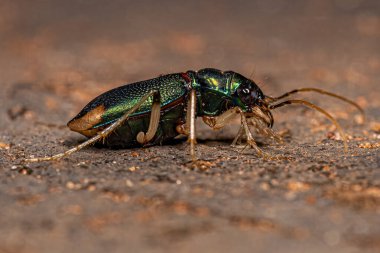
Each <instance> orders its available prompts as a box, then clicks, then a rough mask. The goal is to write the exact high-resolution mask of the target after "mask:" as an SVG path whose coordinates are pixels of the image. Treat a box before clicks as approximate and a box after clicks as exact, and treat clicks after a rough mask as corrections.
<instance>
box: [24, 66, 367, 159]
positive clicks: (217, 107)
mask: <svg viewBox="0 0 380 253" xmlns="http://www.w3.org/2000/svg"><path fill="white" fill-rule="evenodd" d="M298 92H317V93H320V94H324V95H328V96H332V97H334V98H337V99H340V100H343V101H345V102H347V103H349V104H351V105H353V106H355V107H356V108H357V109H358V110H359V111H360V112H361V113H362V115H363V117H364V112H363V110H362V108H361V107H360V106H359V105H358V104H356V103H355V102H353V101H352V100H349V99H347V98H345V97H342V96H340V95H337V94H334V93H331V92H328V91H325V90H322V89H318V88H301V89H295V90H292V91H290V92H286V93H285V94H283V95H281V96H279V97H270V96H267V95H264V93H263V92H262V91H261V89H260V88H259V87H258V85H257V84H256V83H255V82H254V81H252V80H250V79H249V78H246V77H244V76H243V75H241V74H239V73H236V72H234V71H220V70H218V69H213V68H205V69H201V70H199V71H187V72H185V73H174V74H168V75H162V76H159V77H157V78H153V79H150V80H146V81H141V82H136V83H132V84H128V85H124V86H121V87H118V88H115V89H112V90H109V91H107V92H105V93H103V94H101V95H99V96H98V97H96V98H95V99H93V100H92V101H91V102H90V103H88V104H87V105H86V106H85V107H84V108H83V109H82V110H81V111H80V112H79V114H78V115H77V116H75V117H74V118H73V119H72V120H70V121H69V122H68V124H67V125H68V127H69V128H70V129H71V130H72V131H76V132H78V133H81V134H83V135H85V136H86V137H88V138H89V139H88V140H87V141H85V142H83V143H82V144H80V145H78V146H76V147H74V148H72V149H69V150H67V151H66V152H63V153H60V154H57V155H54V156H50V157H43V158H31V159H26V162H39V161H49V160H58V159H60V158H62V157H65V156H67V155H70V154H71V153H74V152H76V151H78V150H80V149H82V148H84V147H87V146H89V145H92V144H95V143H97V142H103V144H104V145H105V146H109V147H118V148H126V147H133V146H138V145H140V146H148V145H157V144H163V143H165V142H167V141H169V140H171V139H173V138H175V137H176V136H178V135H179V134H184V135H187V136H188V141H189V143H190V155H191V157H192V160H193V161H195V160H196V159H197V158H196V154H195V144H196V131H195V118H196V117H202V118H203V121H204V122H205V123H206V124H207V125H208V126H210V127H211V128H213V129H220V128H223V127H224V126H225V125H227V124H228V123H229V122H230V121H231V119H233V118H234V117H235V116H236V115H239V116H240V119H241V126H240V130H239V132H238V134H237V136H236V138H235V140H234V142H233V144H235V143H236V142H237V140H238V139H240V138H241V137H242V136H245V137H246V141H247V144H248V145H249V146H251V147H252V148H254V149H255V150H256V152H257V154H258V155H259V156H265V153H263V152H262V151H261V149H260V148H259V147H258V146H257V145H256V142H255V140H254V138H253V136H252V133H251V131H250V126H253V127H255V128H256V130H257V131H258V132H260V133H263V134H265V135H267V136H269V137H271V138H274V139H277V140H278V139H279V138H280V137H279V136H278V135H276V134H275V133H274V132H273V131H272V129H271V127H272V126H273V122H274V120H273V116H272V113H271V110H274V109H276V108H278V107H281V106H284V105H288V104H301V105H304V106H306V107H309V108H312V109H315V110H317V111H319V112H321V113H322V114H324V115H325V116H326V117H327V118H328V119H329V120H330V121H332V123H333V124H334V125H335V126H336V128H337V130H338V131H339V132H340V134H341V136H342V138H343V141H344V147H345V150H347V138H346V135H345V134H344V132H343V130H342V128H341V126H340V125H339V123H338V122H337V121H336V119H335V118H334V117H333V116H331V115H330V114H329V113H328V112H326V111H325V110H323V109H322V108H320V107H319V106H317V105H315V104H313V103H311V102H308V101H306V100H300V99H289V100H283V99H284V98H286V97H289V96H291V95H293V94H295V93H298Z"/></svg>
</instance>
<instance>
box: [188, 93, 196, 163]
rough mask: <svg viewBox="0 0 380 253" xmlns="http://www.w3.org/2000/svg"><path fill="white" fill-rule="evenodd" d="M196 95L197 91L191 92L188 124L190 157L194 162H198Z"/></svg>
mask: <svg viewBox="0 0 380 253" xmlns="http://www.w3.org/2000/svg"><path fill="white" fill-rule="evenodd" d="M196 107H197V103H196V93H195V90H191V91H190V99H189V102H188V110H187V118H186V122H188V123H187V124H189V128H190V134H189V137H188V141H189V142H190V155H191V159H192V160H193V162H194V161H196V160H197V157H196V155H195V144H196V138H195V116H196V109H197V108H196Z"/></svg>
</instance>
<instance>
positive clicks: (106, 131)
mask: <svg viewBox="0 0 380 253" xmlns="http://www.w3.org/2000/svg"><path fill="white" fill-rule="evenodd" d="M151 96H153V105H154V104H155V103H157V102H155V101H157V99H158V100H159V97H160V96H159V91H157V90H152V91H150V92H149V93H148V94H146V95H145V96H143V97H142V98H141V99H140V101H139V102H137V103H136V104H135V105H134V106H133V107H132V108H131V109H130V110H129V111H128V112H126V113H125V114H124V115H123V116H122V117H120V118H119V119H118V120H116V121H115V122H114V123H112V124H111V125H109V126H108V127H106V128H105V129H103V130H102V131H101V132H99V133H98V134H97V135H95V136H94V137H92V138H90V139H88V140H87V141H85V142H83V143H81V144H79V145H78V146H76V147H74V148H71V149H69V150H67V151H65V152H63V153H59V154H57V155H53V156H49V157H40V158H31V159H25V160H24V162H42V161H53V160H59V159H61V158H63V157H65V156H68V155H70V154H72V153H74V152H77V151H79V150H81V149H83V148H85V147H88V146H90V145H92V144H94V143H96V142H97V141H99V140H102V139H104V138H106V137H107V136H108V135H110V134H111V133H112V132H113V131H114V130H115V129H116V128H118V127H119V126H121V125H122V124H123V123H124V122H125V121H127V120H128V118H129V116H130V115H131V114H133V113H134V112H135V111H137V110H138V109H139V108H140V106H141V105H142V104H143V103H144V102H145V101H147V100H148V99H149V98H150V97H151ZM156 113H157V105H156V106H155V107H154V114H156ZM152 121H153V124H152V127H150V126H149V129H148V131H147V133H146V134H144V133H143V134H144V136H143V137H144V139H142V137H140V141H143V143H145V140H147V139H148V138H147V137H150V136H151V134H153V132H154V133H155V132H156V130H157V127H155V124H157V121H159V119H158V120H157V119H156V117H154V118H153V120H152V117H151V122H152ZM150 125H151V124H150ZM154 128H156V130H154ZM139 134H140V133H139ZM140 136H142V135H141V134H140Z"/></svg>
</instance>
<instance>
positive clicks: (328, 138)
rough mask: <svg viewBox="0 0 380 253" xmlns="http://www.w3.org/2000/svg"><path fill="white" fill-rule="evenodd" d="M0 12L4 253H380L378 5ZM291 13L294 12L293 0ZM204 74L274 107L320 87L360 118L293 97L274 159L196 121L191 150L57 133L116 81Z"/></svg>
mask: <svg viewBox="0 0 380 253" xmlns="http://www.w3.org/2000/svg"><path fill="white" fill-rule="evenodd" d="M90 2H91V4H90V3H89V2H79V1H64V2H62V1H50V2H46V1H33V3H32V2H30V1H18V3H15V2H12V1H9V2H8V1H4V2H3V3H2V4H0V7H1V8H0V12H1V14H2V15H0V33H1V38H2V39H1V42H0V46H1V49H0V50H1V51H0V56H1V57H0V66H1V70H0V84H1V91H0V175H1V176H0V178H1V180H0V252H12V253H13V252H105V251H108V252H195V251H200V252H292V253H296V252H379V251H380V240H379V238H380V169H379V168H380V152H379V148H380V102H379V98H380V85H379V82H380V76H379V73H380V4H379V3H378V1H360V0H350V1H339V0H336V1H299V2H295V3H294V2H293V1H265V3H264V1H251V2H250V3H248V1H234V3H228V1H214V2H212V1H194V2H192V3H182V4H180V3H178V2H177V1H176V3H174V1H163V2H160V3H158V1H141V3H138V4H137V3H134V2H125V1H124V2H122V1H114V2H112V3H109V2H106V1H90ZM290 2H291V3H290ZM203 67H215V68H219V69H223V70H234V71H237V72H239V73H242V74H244V75H246V76H251V77H252V78H254V79H255V80H256V81H257V82H258V83H259V84H260V86H261V87H262V89H263V91H264V92H265V93H266V94H269V95H279V94H282V93H283V92H285V91H288V90H291V89H293V88H296V87H305V86H312V87H319V88H323V89H327V90H330V91H333V92H337V93H339V94H341V95H344V96H346V97H349V98H351V99H352V100H354V101H356V102H357V103H359V104H360V105H361V106H362V107H363V108H364V110H365V112H366V116H367V120H366V122H365V124H360V123H362V122H361V120H360V117H359V115H358V113H357V111H355V109H354V108H351V107H350V106H348V105H346V104H344V103H341V102H339V101H336V100H334V99H330V98H326V97H324V96H322V95H316V94H309V95H306V94H302V95H301V96H299V97H300V98H304V99H307V100H309V101H312V102H315V103H316V104H318V105H320V106H322V107H323V108H325V109H326V110H328V111H329V112H330V113H331V114H333V115H334V116H335V117H336V118H337V119H338V120H339V122H340V123H341V124H342V126H343V128H344V130H345V132H346V133H347V135H348V137H349V143H348V144H349V151H348V153H344V152H343V143H342V141H341V140H340V138H339V135H338V133H337V132H336V129H335V128H334V127H333V126H331V123H330V122H329V121H328V120H326V119H325V118H323V117H322V116H321V115H319V114H318V113H317V112H313V111H310V110H308V109H305V108H302V107H301V108H299V107H296V106H293V107H286V108H283V109H278V110H277V111H276V112H274V117H275V130H276V131H278V132H281V133H284V139H285V142H284V143H283V144H277V143H273V142H271V141H270V140H267V139H265V138H260V137H257V140H258V141H259V144H260V147H261V148H262V149H263V150H265V151H266V152H267V153H269V154H271V155H273V156H275V155H282V156H286V157H287V159H282V160H273V161H268V160H263V159H261V158H258V157H257V156H256V155H255V153H254V152H253V150H250V149H245V150H243V151H242V150H240V149H237V148H233V147H231V146H230V145H229V144H230V142H231V141H232V139H233V136H234V133H236V131H237V129H236V128H237V127H238V125H236V124H233V125H231V126H228V127H227V128H226V129H225V130H224V131H222V132H213V131H211V130H210V129H208V128H207V127H205V126H204V125H202V124H201V122H199V125H198V131H197V136H198V138H199V144H198V146H197V153H198V156H199V157H200V158H202V159H203V160H206V161H207V166H206V167H204V168H191V166H189V164H188V162H189V155H188V146H187V144H186V143H185V142H183V141H178V142H177V143H173V145H166V146H156V147H149V148H135V149H125V150H110V149H106V148H95V147H91V148H86V149H84V150H82V151H80V152H78V153H75V154H73V155H71V156H69V157H68V158H65V159H63V160H61V161H59V162H42V163H35V164H29V165H27V166H19V163H20V161H22V159H23V158H27V157H30V156H31V155H34V156H45V155H51V154H55V153H58V152H61V151H64V150H66V149H68V148H70V147H73V146H74V145H76V144H78V143H80V142H82V141H84V140H85V138H84V137H82V136H80V135H78V134H76V133H73V132H70V131H69V130H68V128H67V127H66V123H67V121H68V120H70V119H71V118H72V117H73V116H75V114H76V113H77V112H79V110H80V109H81V108H82V107H83V106H84V105H85V104H86V103H87V102H88V101H90V100H91V99H92V98H93V97H95V96H96V95H99V94H100V93H102V92H104V91H106V90H108V89H110V88H113V87H117V86H119V85H121V84H123V83H128V82H133V81H139V80H144V79H148V78H152V77H155V76H158V75H160V74H164V73H172V72H181V71H186V70H189V69H194V70H197V69H200V68H203Z"/></svg>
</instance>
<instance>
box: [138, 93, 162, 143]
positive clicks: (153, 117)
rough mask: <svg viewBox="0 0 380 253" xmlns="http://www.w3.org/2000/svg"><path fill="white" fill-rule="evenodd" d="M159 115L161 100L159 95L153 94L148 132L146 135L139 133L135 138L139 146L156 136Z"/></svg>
mask: <svg viewBox="0 0 380 253" xmlns="http://www.w3.org/2000/svg"><path fill="white" fill-rule="evenodd" d="M160 114H161V98H160V93H159V92H157V93H154V94H153V104H152V110H151V113H150V122H149V127H148V131H147V132H146V133H144V132H139V133H138V134H137V136H136V140H137V142H138V143H140V144H145V143H148V142H149V141H150V140H152V139H153V137H154V136H155V135H156V132H157V128H158V125H159V123H160Z"/></svg>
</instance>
